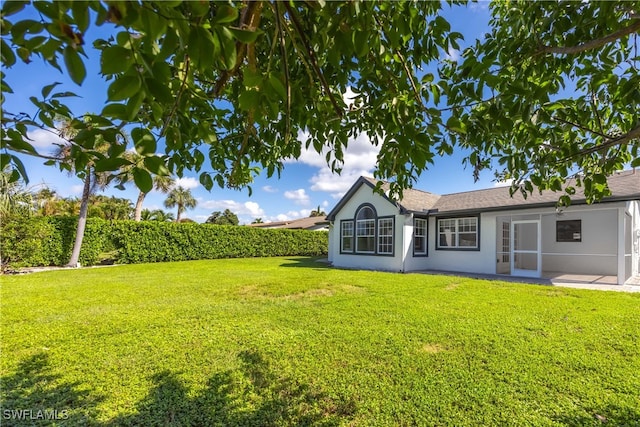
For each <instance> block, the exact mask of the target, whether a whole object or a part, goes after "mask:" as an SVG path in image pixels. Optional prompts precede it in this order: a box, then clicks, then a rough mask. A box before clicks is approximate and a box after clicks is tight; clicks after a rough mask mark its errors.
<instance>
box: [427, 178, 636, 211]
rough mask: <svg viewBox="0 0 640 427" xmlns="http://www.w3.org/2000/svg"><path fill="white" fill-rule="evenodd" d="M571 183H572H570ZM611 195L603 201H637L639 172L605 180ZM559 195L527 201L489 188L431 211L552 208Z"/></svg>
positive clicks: (536, 195) (448, 198) (580, 196)
mask: <svg viewBox="0 0 640 427" xmlns="http://www.w3.org/2000/svg"><path fill="white" fill-rule="evenodd" d="M569 183H571V181H569ZM608 184H609V188H610V189H611V193H612V195H611V196H610V197H607V198H605V199H604V200H603V201H607V200H609V201H611V200H632V199H640V172H636V171H634V170H629V171H623V172H619V173H616V174H614V175H612V176H610V177H609V178H608ZM577 191H578V192H576V194H575V195H574V196H572V197H571V201H572V203H574V204H580V203H584V202H585V197H584V193H579V191H580V189H579V188H577ZM562 194H564V193H562V192H553V191H543V192H542V194H540V192H538V191H534V192H533V193H532V194H529V195H528V196H527V198H526V199H524V197H522V195H521V194H520V193H516V194H514V195H513V197H511V196H510V195H509V187H497V188H489V189H486V190H476V191H467V192H463V193H454V194H446V195H443V196H442V197H440V198H439V199H438V201H437V202H436V203H435V204H434V205H433V208H432V209H437V210H438V213H442V212H460V211H481V210H497V209H500V208H512V207H513V208H514V207H533V206H546V205H548V206H551V205H555V204H556V203H557V202H558V199H559V198H560V196H561V195H562Z"/></svg>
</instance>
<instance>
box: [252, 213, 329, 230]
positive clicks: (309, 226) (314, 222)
mask: <svg viewBox="0 0 640 427" xmlns="http://www.w3.org/2000/svg"><path fill="white" fill-rule="evenodd" d="M324 225H327V226H328V225H329V221H328V220H327V218H326V217H324V216H312V217H308V218H300V219H294V220H291V221H277V222H265V223H260V224H249V227H256V228H289V229H304V230H313V229H317V228H321V227H322V226H324Z"/></svg>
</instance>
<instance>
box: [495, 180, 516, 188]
mask: <svg viewBox="0 0 640 427" xmlns="http://www.w3.org/2000/svg"><path fill="white" fill-rule="evenodd" d="M511 184H513V179H507V180H505V181H496V182H494V183H493V186H494V187H509V186H510V185H511Z"/></svg>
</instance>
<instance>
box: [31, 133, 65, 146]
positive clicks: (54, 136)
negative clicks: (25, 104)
mask: <svg viewBox="0 0 640 427" xmlns="http://www.w3.org/2000/svg"><path fill="white" fill-rule="evenodd" d="M27 137H29V138H30V139H32V141H30V143H31V145H33V146H34V148H46V149H49V150H54V149H56V148H58V147H57V145H55V144H62V145H64V144H66V143H67V141H65V140H64V139H62V138H60V137H59V136H58V131H57V129H50V130H44V129H35V130H33V131H30V132H27Z"/></svg>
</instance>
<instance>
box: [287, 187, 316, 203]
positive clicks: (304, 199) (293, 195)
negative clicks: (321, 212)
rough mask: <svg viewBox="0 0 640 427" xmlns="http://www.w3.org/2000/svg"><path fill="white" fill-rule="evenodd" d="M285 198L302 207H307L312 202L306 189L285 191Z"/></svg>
mask: <svg viewBox="0 0 640 427" xmlns="http://www.w3.org/2000/svg"><path fill="white" fill-rule="evenodd" d="M284 197H285V198H287V199H289V200H293V202H294V203H296V204H298V205H302V206H306V205H308V204H309V203H310V202H311V199H310V198H309V195H308V194H307V192H306V191H305V190H304V188H299V189H297V190H293V191H285V192H284Z"/></svg>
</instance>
